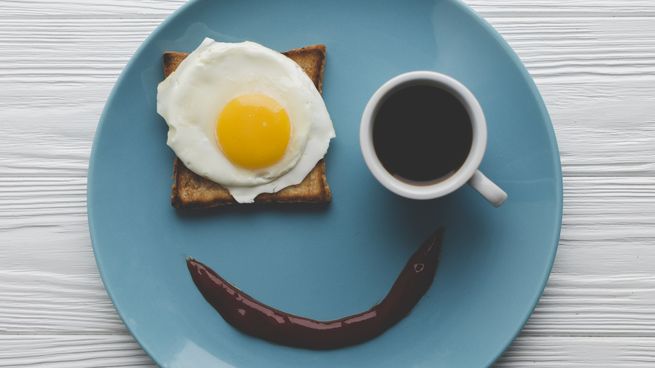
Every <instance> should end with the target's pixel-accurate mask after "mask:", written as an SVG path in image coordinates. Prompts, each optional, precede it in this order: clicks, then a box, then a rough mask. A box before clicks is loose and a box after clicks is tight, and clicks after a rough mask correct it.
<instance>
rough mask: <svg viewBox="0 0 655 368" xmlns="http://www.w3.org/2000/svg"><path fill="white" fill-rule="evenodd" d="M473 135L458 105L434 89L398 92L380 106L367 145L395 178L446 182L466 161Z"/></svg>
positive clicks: (467, 118)
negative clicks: (371, 140) (372, 148)
mask: <svg viewBox="0 0 655 368" xmlns="http://www.w3.org/2000/svg"><path fill="white" fill-rule="evenodd" d="M472 138H473V132H472V127H471V121H470V118H469V115H468V113H467V111H466V108H465V107H464V105H463V104H462V103H461V102H460V101H459V99H458V98H457V97H455V96H453V95H452V94H451V93H450V92H448V91H446V90H443V89H441V88H438V87H434V86H423V85H417V86H410V87H406V88H403V89H400V90H398V91H396V92H394V93H393V94H392V95H390V96H389V97H387V99H386V100H385V101H383V102H382V104H381V105H380V107H379V108H378V111H377V113H376V116H375V121H374V124H373V146H374V148H375V152H376V154H377V156H378V158H379V159H380V161H381V163H382V165H383V166H384V167H385V169H386V170H387V171H388V172H389V173H390V174H392V175H394V176H395V177H397V178H399V179H400V180H405V181H410V182H426V183H432V182H435V181H439V180H443V179H446V178H447V177H448V176H450V175H452V174H453V173H455V172H456V171H457V170H458V169H459V168H460V167H461V166H462V164H463V163H464V161H466V157H467V156H468V154H469V151H470V150H471V143H472Z"/></svg>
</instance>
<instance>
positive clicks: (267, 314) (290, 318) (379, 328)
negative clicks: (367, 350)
mask: <svg viewBox="0 0 655 368" xmlns="http://www.w3.org/2000/svg"><path fill="white" fill-rule="evenodd" d="M442 236H443V228H440V229H439V230H437V231H436V232H435V233H434V234H432V235H431V236H430V237H429V238H428V239H427V240H426V241H425V242H424V243H423V244H422V245H421V247H420V248H419V249H418V250H417V251H416V252H415V253H414V254H413V255H412V257H411V258H410V259H409V261H408V262H407V264H406V265H405V267H404V268H403V270H402V272H401V273H400V275H399V276H398V278H397V279H396V282H395V283H394V284H393V286H392V287H391V290H390V291H389V293H388V294H387V296H385V297H384V299H382V301H381V302H380V303H378V304H376V305H375V306H373V307H372V308H371V309H369V310H367V311H365V312H362V313H358V314H355V315H352V316H348V317H343V318H340V319H336V320H333V321H316V320H313V319H309V318H305V317H300V316H296V315H293V314H289V313H286V312H283V311H280V310H278V309H275V308H272V307H269V306H267V305H265V304H263V303H260V302H259V301H257V300H256V299H254V298H253V297H251V296H250V295H248V294H246V293H244V292H242V291H241V290H239V289H237V288H236V287H234V286H233V285H232V284H230V283H229V282H227V281H226V280H225V279H223V278H222V277H220V276H219V275H218V274H217V273H216V272H214V271H213V270H212V269H211V268H209V267H207V266H206V265H204V264H202V263H200V262H198V261H196V260H194V259H192V258H189V259H187V266H188V267H189V272H191V277H192V278H193V281H194V282H195V284H196V286H197V287H198V289H199V290H200V292H201V293H202V295H203V296H204V297H205V299H206V300H207V301H208V302H209V303H210V304H211V305H212V306H213V307H214V308H215V309H216V310H217V311H218V313H220V314H221V316H223V318H224V319H225V321H227V322H228V323H229V324H230V325H232V326H233V327H234V328H236V329H238V330H240V331H241V332H243V333H246V334H248V335H252V336H256V337H259V338H262V339H264V340H268V341H271V342H274V343H278V344H282V345H288V346H295V347H300V348H307V349H335V348H340V347H344V346H349V345H355V344H360V343H362V342H365V341H367V340H370V339H372V338H374V337H376V336H378V335H380V334H382V333H383V332H384V331H386V330H387V329H389V328H390V327H391V326H393V325H395V324H396V323H397V322H398V321H400V320H401V319H403V318H404V317H405V316H406V315H407V314H408V313H409V312H410V311H411V310H412V308H414V306H415V305H416V303H418V301H419V300H420V299H421V297H422V296H423V294H425V292H426V291H427V290H428V289H429V288H430V285H432V280H433V279H434V275H435V273H436V270H437V263H438V262H439V253H440V249H441V239H442Z"/></svg>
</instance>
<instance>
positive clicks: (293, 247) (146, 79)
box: [88, 0, 562, 367]
mask: <svg viewBox="0 0 655 368" xmlns="http://www.w3.org/2000/svg"><path fill="white" fill-rule="evenodd" d="M206 36H209V37H213V38H215V39H217V40H223V41H241V40H254V41H257V42H260V43H262V44H264V45H267V46H269V47H271V48H274V49H277V50H286V49H291V48H295V47H299V46H303V45H309V44H314V43H324V44H326V45H327V48H328V62H327V69H326V72H325V79H324V96H325V101H326V103H327V106H328V109H329V111H330V114H331V116H332V119H333V121H334V125H335V129H336V132H337V138H336V139H335V140H334V141H333V143H332V145H331V146H330V151H329V154H328V156H327V167H328V180H329V183H330V185H331V187H332V190H333V193H334V199H333V202H332V204H331V205H330V206H327V207H325V208H309V207H306V206H293V205H290V206H268V207H248V206H243V207H232V208H224V209H221V210H217V211H212V212H210V213H203V214H196V215H194V214H181V213H178V212H176V211H175V210H174V209H173V208H171V205H170V200H169V196H170V186H171V170H172V166H171V163H172V161H173V154H172V152H171V151H170V150H169V149H168V148H167V147H166V144H165V141H166V131H167V129H166V125H165V124H164V121H163V120H162V119H161V118H160V117H159V116H158V115H157V114H156V112H155V104H156V87H157V83H158V82H159V81H160V80H161V78H162V71H161V56H162V52H164V51H165V50H181V51H191V50H193V49H194V48H195V47H196V46H197V45H198V44H199V43H200V41H201V40H202V39H203V38H204V37H206ZM416 69H428V70H435V71H439V72H443V73H446V74H450V75H452V76H454V77H455V78H457V79H459V80H461V81H462V82H463V83H464V84H465V85H467V86H468V87H469V88H470V89H471V90H472V91H473V93H474V94H475V95H476V96H477V97H478V99H479V100H480V103H481V104H482V107H483V109H484V111H485V113H486V116H487V120H488V124H489V145H488V148H487V155H486V157H485V158H484V160H483V162H482V170H483V171H484V172H485V173H486V174H487V175H489V176H490V177H491V178H492V179H493V180H495V181H496V182H497V183H498V184H499V185H501V186H502V187H503V188H504V189H505V190H506V191H507V192H508V193H509V200H508V201H507V202H506V203H505V205H503V206H502V207H501V208H499V209H494V208H492V206H490V205H489V204H488V203H487V202H485V201H484V199H482V198H481V197H480V196H479V195H478V194H477V193H475V192H474V191H473V190H472V189H470V188H467V187H466V188H462V189H460V190H459V191H457V192H456V193H454V194H452V195H450V196H448V197H446V198H443V199H440V200H434V201H425V202H417V201H410V200H404V199H401V198H399V197H396V196H394V195H392V194H391V193H390V192H388V191H386V190H385V189H383V188H382V186H380V185H379V184H378V183H377V182H376V181H375V180H374V179H373V177H372V175H371V174H370V173H369V172H368V170H367V169H366V166H365V164H364V161H363V159H362V157H361V155H360V152H359V147H358V128H359V118H360V115H361V113H362V110H363V109H364V105H365V103H366V101H367V99H368V98H369V96H370V95H371V94H372V93H373V91H374V90H375V89H376V88H377V87H378V86H379V85H380V84H381V83H383V82H384V81H386V80H387V79H389V78H390V77H392V76H394V75H396V74H399V73H402V72H406V71H410V70H416ZM88 212H89V225H90V231H91V236H92V239H93V247H94V250H95V254H96V258H97V262H98V267H99V268H100V272H101V275H102V278H103V280H104V282H105V286H106V287H107V290H108V292H109V294H110V296H111V298H112V300H113V301H114V304H115V305H116V308H117V309H118V312H119V313H120V315H121V317H122V318H123V320H124V321H125V324H126V325H127V326H128V328H129V329H130V331H131V332H132V333H133V334H134V336H135V337H136V338H137V340H138V341H139V342H140V343H141V345H142V346H143V348H144V349H145V350H146V351H147V352H148V353H149V354H150V355H151V356H152V357H153V358H154V359H155V360H156V361H157V363H159V364H160V365H162V366H168V367H209V366H237V367H296V366H297V367H309V366H314V367H340V366H358V367H365V366H371V367H401V366H414V367H419V366H430V367H475V366H485V365H488V364H491V363H492V362H493V361H494V360H495V359H496V358H497V357H498V356H499V355H500V354H501V352H502V351H503V349H505V348H506V347H507V346H508V344H509V343H510V342H511V341H512V339H513V337H514V336H516V334H517V333H518V332H519V330H520V329H521V327H522V326H523V324H524V323H525V321H526V319H527V318H528V316H529V315H530V313H531V311H532V309H533V308H534V306H535V304H536V303H537V300H538V299H539V296H540V294H541V292H542V290H543V288H544V285H545V283H546V280H547V278H548V274H549V271H550V269H551V266H552V263H553V258H554V256H555V251H556V248H557V243H558V239H559V233H560V224H561V216H562V176H561V169H560V162H559V155H558V150H557V146H556V142H555V136H554V134H553V129H552V126H551V124H550V121H549V118H548V114H547V112H546V109H545V108H544V104H543V102H542V100H541V98H540V96H539V93H538V92H537V89H536V88H535V85H534V83H533V82H532V80H531V79H530V77H529V76H528V74H527V73H526V71H525V69H524V68H523V66H522V65H521V63H520V62H519V60H518V59H517V57H516V56H515V55H514V53H513V52H512V51H511V49H510V48H509V47H508V46H507V44H506V43H505V42H504V41H503V40H502V39H501V37H500V36H499V35H498V34H497V33H496V32H495V31H494V30H493V29H492V28H491V27H490V26H489V25H488V24H486V23H485V22H484V21H483V20H482V19H481V18H479V17H478V16H477V15H475V14H474V13H473V12H472V11H471V10H469V9H468V8H466V7H465V6H464V5H462V4H460V3H459V2H456V1H449V0H434V1H427V0H426V1H411V2H397V1H387V0H383V1H375V2H373V1H370V2H366V1H360V2H352V1H348V2H346V1H343V2H341V1H338V2H332V1H324V0H316V1H303V2H300V1H295V0H281V1H192V2H191V3H189V4H187V5H185V6H183V7H182V9H180V10H179V11H178V12H177V13H175V15H173V16H172V17H171V18H169V19H168V20H167V21H165V22H164V23H163V24H162V25H161V26H160V27H159V28H158V29H157V30H156V31H155V32H154V33H153V34H152V35H151V36H150V37H149V38H148V39H147V40H146V41H145V42H144V44H143V46H141V48H140V49H139V50H138V51H137V53H136V54H135V55H134V57H133V58H132V60H131V61H130V63H129V64H128V66H127V67H126V68H125V70H124V71H123V74H122V75H121V77H120V78H119V80H118V82H117V83H116V86H115V88H114V91H113V93H112V94H111V97H110V98H109V100H108V102H107V106H106V107H105V111H104V113H103V116H102V118H101V121H100V125H99V127H98V132H97V135H96V139H95V143H94V146H93V154H92V156H91V165H90V169H89V190H88ZM441 224H443V225H445V226H446V234H445V243H444V250H443V258H442V261H441V265H440V269H439V271H438V273H437V276H436V280H435V283H434V284H433V286H432V288H431V289H430V290H429V292H428V293H427V294H426V295H425V297H424V298H423V299H422V300H421V301H420V303H419V304H418V306H417V307H416V308H415V309H414V310H413V312H412V313H411V314H410V315H409V316H408V317H407V318H406V319H404V320H403V321H401V322H400V323H399V324H398V325H396V326H395V327H393V328H392V329H390V330H389V331H387V332H386V333H385V334H384V335H382V336H381V337H379V338H377V339H375V340H373V341H370V342H368V343H366V344H363V345H359V346H355V347H351V348H346V349H340V350H334V351H327V352H315V351H309V350H302V349H293V348H287V347H282V346H277V345H273V344H269V343H267V342H265V341H262V340H258V339H254V338H251V337H248V336H245V335H243V334H241V333H239V332H238V331H235V330H234V329H232V328H231V327H230V326H228V325H227V324H226V323H225V322H224V321H223V319H222V318H221V317H220V316H219V315H218V314H217V313H216V312H215V311H214V310H213V309H212V307H211V306H209V304H207V303H206V302H205V300H204V299H203V298H202V296H201V295H200V294H199V292H198V291H197V290H196V288H195V286H194V284H193V283H192V281H191V279H190V277H189V274H188V272H187V269H186V266H185V263H184V260H185V257H186V256H189V255H191V256H194V257H196V258H197V259H199V260H201V261H203V262H205V263H207V264H209V265H211V266H212V267H213V268H214V269H216V270H217V271H218V272H220V273H221V274H222V275H224V276H225V277H226V278H227V279H228V280H231V281H233V282H234V283H235V284H236V285H237V286H239V287H240V288H242V289H243V290H245V291H246V292H248V293H250V294H251V295H254V296H256V297H257V298H259V299H260V300H262V301H264V302H266V303H268V304H270V305H273V306H276V307H279V308H281V309H283V310H287V311H290V312H292V313H296V314H300V315H305V316H309V317H313V318H317V319H332V318H337V317H340V316H343V315H348V314H352V313H355V312H359V311H361V310H365V309H367V308H368V307H370V306H371V305H372V304H374V303H376V302H377V301H379V300H380V299H381V298H382V297H383V296H384V294H385V293H386V291H387V290H388V289H389V287H390V286H391V283H392V282H393V280H394V279H395V277H396V275H397V273H398V272H399V271H400V269H401V267H402V266H403V264H404V263H405V261H406V259H407V258H408V256H409V255H410V253H411V252H412V251H413V250H414V249H415V248H416V247H417V246H418V245H419V243H420V242H421V241H422V240H423V239H424V238H425V237H426V235H428V234H429V233H430V231H431V230H432V229H434V228H435V227H436V226H437V225H441Z"/></svg>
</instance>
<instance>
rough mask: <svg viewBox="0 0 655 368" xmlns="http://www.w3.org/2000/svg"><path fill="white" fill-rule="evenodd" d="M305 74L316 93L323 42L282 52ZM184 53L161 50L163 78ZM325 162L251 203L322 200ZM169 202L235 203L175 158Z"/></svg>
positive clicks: (186, 204)
mask: <svg viewBox="0 0 655 368" xmlns="http://www.w3.org/2000/svg"><path fill="white" fill-rule="evenodd" d="M283 54H284V55H286V56H287V57H289V58H290V59H292V60H293V61H295V62H296V63H297V64H298V65H300V66H301V67H302V69H303V70H304V71H305V73H307V75H308V76H309V78H310V79H311V80H312V82H314V85H315V86H316V88H317V89H318V91H319V92H322V89H323V83H322V81H323V70H324V69H325V59H326V50H325V46H324V45H312V46H306V47H303V48H299V49H293V50H289V51H287V52H284V53H283ZM187 55H188V54H186V53H182V52H165V53H164V56H163V67H164V77H168V76H169V75H170V74H171V73H173V72H174V71H175V69H177V67H178V65H179V64H180V63H181V62H182V61H183V60H184V58H186V56H187ZM325 171H326V169H325V162H324V161H323V160H320V161H319V162H318V163H317V164H316V166H315V167H314V168H313V169H312V171H310V173H309V174H307V176H306V177H305V179H303V181H302V182H301V183H300V184H298V185H292V186H289V187H286V188H284V189H282V190H280V191H279V192H276V193H262V194H260V195H258V196H257V197H256V198H255V203H326V202H329V201H330V200H331V199H332V193H331V191H330V187H329V185H328V182H327V177H326V174H325ZM171 204H172V205H173V207H175V208H189V209H190V208H211V207H218V206H223V205H228V204H237V202H236V201H235V200H234V198H233V197H232V195H230V193H229V192H228V191H227V189H225V188H223V187H222V186H221V185H219V184H217V183H215V182H213V181H211V180H209V179H206V178H203V177H202V176H200V175H197V174H196V173H194V172H193V171H191V170H189V169H188V168H187V167H186V166H184V164H183V163H182V161H180V160H179V159H178V158H177V157H176V158H175V161H174V163H173V187H172V193H171Z"/></svg>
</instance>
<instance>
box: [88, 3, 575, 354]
mask: <svg viewBox="0 0 655 368" xmlns="http://www.w3.org/2000/svg"><path fill="white" fill-rule="evenodd" d="M202 1H206V0H189V1H187V2H186V3H184V4H182V5H181V6H180V7H178V8H177V9H176V10H175V11H173V12H172V13H171V14H169V15H168V16H166V17H165V18H164V20H163V21H162V22H161V23H159V24H158V25H157V26H156V27H155V28H154V29H153V30H152V31H151V32H150V34H149V35H148V36H147V37H146V38H145V39H144V40H143V41H142V42H141V44H140V45H139V47H138V48H137V49H136V50H135V51H134V53H133V54H132V56H131V57H130V59H129V60H128V62H127V63H126V64H125V66H124V67H123V69H122V70H121V72H120V74H119V76H118V78H116V81H115V82H114V85H113V86H112V89H111V92H110V93H109V95H108V96H107V99H106V100H105V104H104V107H103V109H102V113H101V114H100V118H99V119H98V124H97V125H96V130H95V132H94V136H93V143H92V146H91V153H90V155H89V164H88V170H87V194H86V209H87V224H88V228H89V236H90V239H91V247H92V249H93V255H94V258H95V263H96V267H97V269H98V273H99V274H100V279H101V280H102V284H103V286H104V289H105V291H106V292H107V295H108V296H109V298H110V300H111V302H112V304H113V305H114V309H115V310H116V312H117V314H118V315H119V317H120V319H121V321H122V322H123V325H125V327H126V328H127V330H128V331H129V332H130V335H132V337H133V338H134V340H135V341H136V342H137V343H138V344H139V346H140V347H141V348H142V349H143V350H144V351H145V352H146V353H147V354H148V356H149V357H150V358H151V359H152V360H153V361H154V362H155V363H156V364H157V365H159V366H166V364H164V363H166V362H162V361H160V360H159V359H158V358H157V356H155V355H154V354H152V352H151V351H150V348H149V346H147V344H144V343H143V342H142V341H141V340H140V339H139V337H138V336H137V334H135V331H133V328H132V326H131V325H130V324H129V323H127V320H126V319H125V316H124V315H123V312H122V311H121V309H120V308H119V307H118V304H117V301H116V300H115V296H114V293H113V291H112V288H111V287H110V286H109V285H108V282H107V281H106V280H107V275H106V274H105V268H104V266H103V261H102V260H101V257H98V250H97V249H98V248H97V247H98V245H97V240H96V239H95V235H94V233H95V231H94V229H95V224H94V221H93V217H94V216H93V213H94V209H93V205H92V202H93V201H92V200H91V197H93V196H94V193H95V190H94V184H93V182H94V181H93V180H92V178H93V177H94V172H95V164H94V162H95V161H96V155H97V151H96V150H97V147H98V142H99V140H100V135H101V134H100V133H101V131H102V128H103V127H104V125H105V123H106V122H105V121H106V115H107V114H108V111H109V110H110V106H111V105H112V102H113V100H114V99H115V98H116V95H117V93H118V86H119V85H121V84H122V83H123V79H125V76H126V75H127V72H128V71H129V70H131V69H132V68H133V66H134V63H135V61H136V60H137V59H138V57H139V56H140V55H141V53H142V52H143V49H144V48H145V47H146V45H148V44H149V43H150V42H151V40H152V39H154V38H155V37H157V35H159V33H161V31H162V29H163V28H165V27H166V26H168V25H169V24H170V23H172V22H173V21H174V20H175V19H176V18H178V16H180V15H181V14H182V13H185V12H187V11H189V10H190V9H191V8H192V7H194V6H195V5H197V4H198V3H201V2H202ZM442 1H449V2H451V3H453V4H454V5H456V6H458V7H459V8H460V9H461V10H462V11H464V12H465V13H466V14H467V15H468V16H470V17H473V18H474V19H475V20H476V21H477V22H478V23H479V24H480V25H481V26H482V27H483V28H484V30H485V31H486V32H488V34H489V35H491V36H492V37H493V39H494V41H495V42H496V43H497V44H498V45H499V46H500V47H501V48H502V49H503V51H504V52H505V53H506V54H507V55H508V56H509V57H510V61H511V63H512V64H513V65H514V66H515V67H516V68H517V69H518V71H519V73H520V75H521V79H522V80H523V81H524V82H526V84H527V86H528V88H529V90H530V92H531V94H532V96H533V97H534V99H535V101H536V103H537V105H538V108H539V113H540V115H541V117H542V119H543V120H544V121H545V122H547V123H548V124H547V125H548V127H547V129H546V133H547V135H548V140H549V141H550V143H551V145H552V148H553V149H552V151H551V159H552V162H553V165H554V167H553V170H554V172H555V173H556V174H557V178H556V179H559V180H556V183H555V184H556V188H555V189H556V196H557V198H556V202H557V203H556V206H557V208H556V211H555V219H554V220H555V224H556V226H555V228H554V229H553V230H554V231H553V234H552V238H553V239H552V242H553V243H554V246H553V247H552V251H551V254H550V255H549V256H550V259H549V261H548V264H547V272H546V273H545V275H544V276H543V280H542V281H541V283H540V287H539V289H538V290H537V292H536V294H535V295H534V296H533V298H532V300H530V304H531V305H532V306H531V307H530V308H529V309H528V310H527V313H526V314H525V315H524V316H523V317H522V318H521V324H520V327H519V328H518V329H517V330H516V331H515V332H514V334H513V335H512V338H511V339H509V340H508V341H507V342H506V343H504V344H503V347H502V349H500V350H499V351H498V352H497V353H496V354H495V355H493V356H491V359H490V360H489V361H488V362H486V364H485V366H491V365H492V364H494V362H496V361H497V360H498V359H499V358H500V357H501V356H502V354H503V353H504V352H505V351H506V350H507V348H508V347H509V346H510V345H511V344H512V343H513V342H514V341H515V340H516V338H517V336H518V335H519V334H520V333H521V331H523V327H524V326H525V324H526V323H527V321H528V319H529V318H530V316H531V315H532V313H533V312H534V309H535V308H536V307H537V304H538V303H539V300H540V299H541V296H542V295H543V292H544V290H545V288H546V285H547V283H548V280H549V278H550V275H551V273H552V269H553V264H554V263H555V258H556V255H557V250H558V248H559V242H560V235H561V229H562V216H563V207H564V192H563V191H564V189H563V173H562V164H561V158H560V157H561V156H560V151H559V145H558V143H557V136H556V134H555V128H554V126H553V123H552V121H551V119H550V114H549V113H548V109H547V107H546V104H545V102H544V100H543V97H542V96H541V93H540V92H539V89H538V87H537V85H536V83H535V81H534V79H533V78H532V77H531V76H530V73H529V72H528V70H527V69H526V67H525V65H524V64H523V62H522V61H521V59H520V58H519V56H518V55H517V54H516V52H515V51H514V49H512V47H511V46H510V45H509V43H507V41H506V40H505V39H504V38H503V37H502V35H501V34H500V33H499V32H498V31H497V30H496V29H495V28H494V27H493V26H492V25H491V24H490V23H489V22H487V20H486V19H485V18H483V17H482V16H481V15H479V14H478V13H477V12H476V11H475V10H473V8H472V7H471V6H469V5H468V4H465V3H464V2H463V1H462V0H442Z"/></svg>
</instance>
